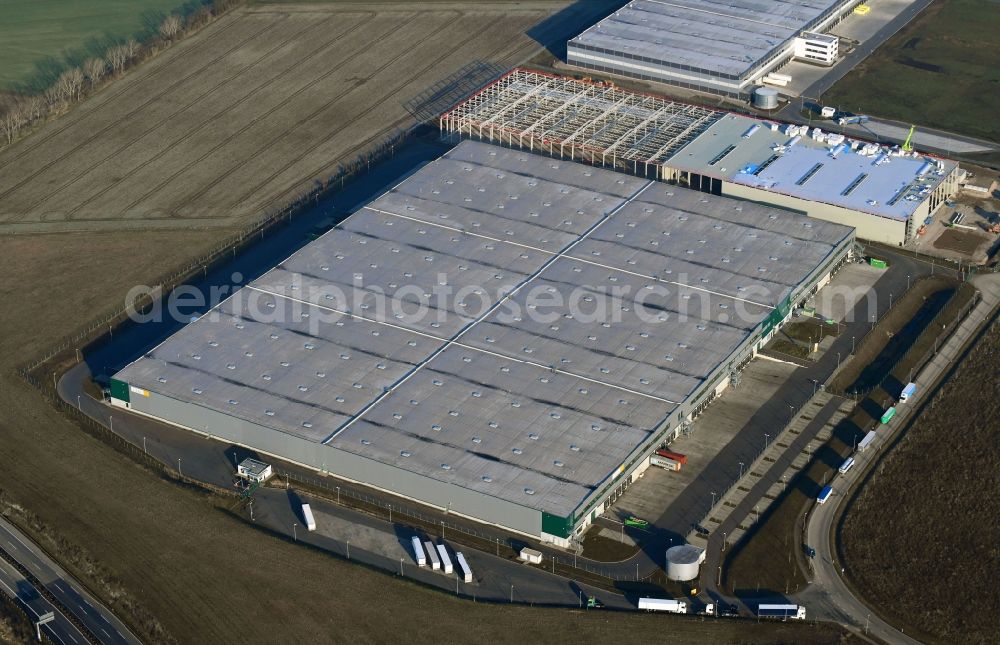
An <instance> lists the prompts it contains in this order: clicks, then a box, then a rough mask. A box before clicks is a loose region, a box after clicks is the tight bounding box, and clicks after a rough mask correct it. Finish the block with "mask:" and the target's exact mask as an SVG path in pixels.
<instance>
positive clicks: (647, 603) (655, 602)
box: [639, 598, 688, 614]
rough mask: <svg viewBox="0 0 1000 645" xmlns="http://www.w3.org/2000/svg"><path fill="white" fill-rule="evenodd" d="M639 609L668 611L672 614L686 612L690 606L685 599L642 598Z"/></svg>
mask: <svg viewBox="0 0 1000 645" xmlns="http://www.w3.org/2000/svg"><path fill="white" fill-rule="evenodd" d="M639 609H645V610H646V611H666V612H669V613H671V614H686V613H687V610H688V606H687V603H686V602H684V601H683V600H668V599H664V598H640V599H639Z"/></svg>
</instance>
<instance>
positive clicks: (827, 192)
mask: <svg viewBox="0 0 1000 645" xmlns="http://www.w3.org/2000/svg"><path fill="white" fill-rule="evenodd" d="M440 126H441V131H442V134H443V135H444V136H446V137H451V138H462V137H467V138H469V137H471V138H475V139H480V140H484V141H489V142H493V143H499V144H502V145H506V146H514V147H519V148H522V149H524V150H530V151H537V152H541V153H543V154H547V155H551V156H554V157H559V158H566V159H579V160H581V161H585V162H587V163H592V164H595V165H601V166H608V167H613V168H618V169H621V170H625V171H626V172H629V173H632V174H636V175H639V176H642V177H656V178H659V179H662V180H664V181H666V182H669V183H674V184H680V185H683V186H689V187H691V188H695V189H697V190H701V191H704V192H708V193H712V194H716V195H731V196H733V197H741V198H744V199H748V200H753V201H758V202H764V203H767V204H771V205H774V206H780V207H782V208H785V209H789V210H794V211H796V212H799V213H803V214H806V215H809V216H811V217H815V218H818V219H822V220H827V221H831V222H837V223H839V224H847V225H849V226H853V227H855V228H856V229H857V234H858V237H860V238H863V239H866V240H872V241H878V242H884V243H886V244H893V245H899V244H905V243H906V242H908V241H910V240H911V239H913V236H914V235H916V233H917V231H918V230H919V227H920V226H921V224H922V223H923V221H924V219H925V218H926V217H927V216H928V215H930V214H931V213H933V212H934V210H935V209H937V208H938V207H939V206H940V205H941V204H943V203H944V201H945V200H946V199H947V198H948V197H949V196H951V195H954V194H955V192H956V191H957V190H958V181H959V175H960V171H959V168H958V164H957V163H955V162H954V161H950V160H946V159H938V158H932V157H929V156H925V155H917V154H914V153H907V154H899V152H900V151H899V150H894V149H891V148H889V147H888V146H880V145H876V144H874V143H870V142H865V141H861V140H858V139H851V138H847V137H844V136H843V135H841V134H837V133H830V132H823V131H822V130H820V129H818V128H807V127H805V126H797V125H789V124H781V123H777V122H773V121H764V120H759V119H755V118H751V117H747V116H742V115H738V114H732V113H727V112H722V111H719V110H712V109H708V108H704V107H699V106H693V105H687V104H684V103H677V102H671V101H668V100H666V99H664V98H662V97H656V96H651V95H648V94H641V93H636V92H628V91H626V90H623V89H621V88H618V87H615V86H613V85H610V84H607V83H594V82H590V81H583V80H576V79H573V78H569V77H562V76H552V75H548V74H542V73H539V72H534V71H531V70H526V69H515V70H513V71H512V72H510V73H509V74H507V75H505V76H503V77H501V78H500V79H498V80H497V81H494V82H493V83H491V84H489V85H488V86H486V87H484V88H483V89H482V90H480V91H479V92H477V93H476V94H475V95H474V96H472V97H471V98H469V99H468V100H466V101H464V102H462V103H460V104H459V105H457V106H456V107H454V108H453V109H452V110H450V111H448V112H447V113H445V114H444V115H442V116H441V119H440Z"/></svg>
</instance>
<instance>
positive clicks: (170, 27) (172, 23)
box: [160, 14, 181, 40]
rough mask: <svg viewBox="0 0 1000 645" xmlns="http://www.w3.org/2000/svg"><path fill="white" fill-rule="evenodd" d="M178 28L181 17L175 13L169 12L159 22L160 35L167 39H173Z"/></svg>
mask: <svg viewBox="0 0 1000 645" xmlns="http://www.w3.org/2000/svg"><path fill="white" fill-rule="evenodd" d="M180 30H181V18H180V16H178V15H176V14H170V15H169V16H167V17H166V18H164V19H163V22H162V23H161V24H160V35H161V36H163V37H164V38H166V39H167V40H173V39H174V37H175V36H176V35H177V33H178V32H179V31H180Z"/></svg>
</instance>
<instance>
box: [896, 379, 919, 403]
mask: <svg viewBox="0 0 1000 645" xmlns="http://www.w3.org/2000/svg"><path fill="white" fill-rule="evenodd" d="M916 393H917V384H916V383H907V384H906V387H904V388H903V391H902V392H900V393H899V402H900V403H906V402H907V401H909V400H910V399H912V398H913V397H914V395H916Z"/></svg>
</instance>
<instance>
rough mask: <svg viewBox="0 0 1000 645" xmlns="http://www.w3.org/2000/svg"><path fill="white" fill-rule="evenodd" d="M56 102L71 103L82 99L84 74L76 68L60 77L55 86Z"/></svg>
mask: <svg viewBox="0 0 1000 645" xmlns="http://www.w3.org/2000/svg"><path fill="white" fill-rule="evenodd" d="M52 87H53V89H54V90H55V98H56V101H57V102H59V101H69V100H70V99H77V98H79V97H80V89H81V88H82V87H83V72H81V71H80V70H79V69H78V68H76V67H74V68H72V69H68V70H66V71H65V72H63V73H62V74H60V75H59V78H58V79H56V82H55V84H53V86H52Z"/></svg>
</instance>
